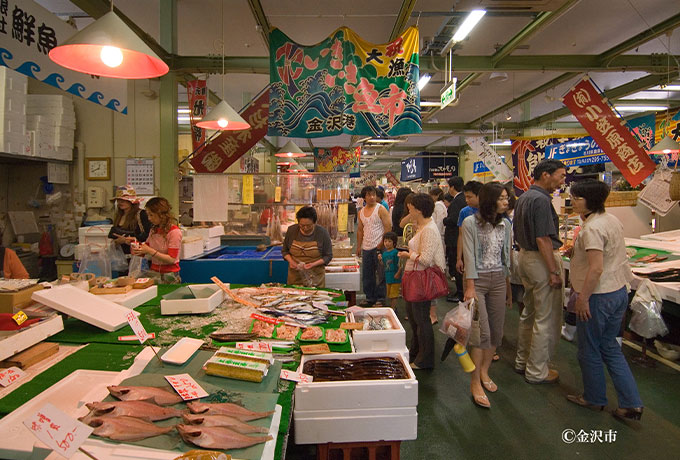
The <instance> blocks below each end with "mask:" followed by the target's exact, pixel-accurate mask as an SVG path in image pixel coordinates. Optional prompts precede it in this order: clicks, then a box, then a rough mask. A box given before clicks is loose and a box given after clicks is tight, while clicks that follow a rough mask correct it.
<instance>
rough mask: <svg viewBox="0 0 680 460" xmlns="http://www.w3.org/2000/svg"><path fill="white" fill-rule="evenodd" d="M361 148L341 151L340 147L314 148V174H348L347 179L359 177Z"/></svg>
mask: <svg viewBox="0 0 680 460" xmlns="http://www.w3.org/2000/svg"><path fill="white" fill-rule="evenodd" d="M359 160H361V147H355V148H353V149H349V150H348V149H343V148H342V147H331V148H329V149H326V148H315V149H314V171H315V172H348V173H349V177H359V175H360V171H359Z"/></svg>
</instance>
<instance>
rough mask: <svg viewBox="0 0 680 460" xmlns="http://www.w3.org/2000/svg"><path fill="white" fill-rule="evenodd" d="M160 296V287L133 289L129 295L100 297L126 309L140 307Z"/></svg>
mask: <svg viewBox="0 0 680 460" xmlns="http://www.w3.org/2000/svg"><path fill="white" fill-rule="evenodd" d="M157 295H158V286H155V285H154V286H149V287H148V288H146V289H133V290H131V291H130V292H128V293H127V294H106V295H98V296H97V297H101V298H102V299H106V300H110V301H111V302H115V303H117V304H118V305H122V306H124V307H126V308H130V309H133V308H136V307H139V306H140V305H141V304H143V303H144V302H148V301H149V300H151V299H153V298H154V297H156V296H157Z"/></svg>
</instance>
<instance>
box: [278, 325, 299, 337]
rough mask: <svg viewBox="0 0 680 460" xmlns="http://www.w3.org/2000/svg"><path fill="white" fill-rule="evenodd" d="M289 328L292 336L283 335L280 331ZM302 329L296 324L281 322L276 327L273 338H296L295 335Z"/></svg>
mask: <svg viewBox="0 0 680 460" xmlns="http://www.w3.org/2000/svg"><path fill="white" fill-rule="evenodd" d="M283 330H287V331H289V332H290V333H292V336H290V337H289V336H287V335H283V336H282V335H281V334H280V331H283ZM301 330H302V329H301V328H299V327H296V326H288V325H287V324H279V325H277V326H276V328H275V329H274V334H273V335H272V338H274V339H279V340H295V337H297V335H298V334H299V333H300V331H301Z"/></svg>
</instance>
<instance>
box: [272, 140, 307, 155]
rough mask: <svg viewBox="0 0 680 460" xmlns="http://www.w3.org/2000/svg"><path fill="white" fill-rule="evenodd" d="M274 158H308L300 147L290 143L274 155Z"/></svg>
mask: <svg viewBox="0 0 680 460" xmlns="http://www.w3.org/2000/svg"><path fill="white" fill-rule="evenodd" d="M274 156H275V157H280V158H300V157H304V156H307V154H306V153H305V152H303V151H302V150H300V147H298V146H297V145H296V144H295V142H293V141H288V142H286V145H284V146H283V147H281V148H280V149H279V151H278V152H276V153H275V154H274Z"/></svg>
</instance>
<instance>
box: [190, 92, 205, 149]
mask: <svg viewBox="0 0 680 460" xmlns="http://www.w3.org/2000/svg"><path fill="white" fill-rule="evenodd" d="M206 83H207V81H206V80H190V81H188V82H187V98H188V99H189V121H190V123H191V145H192V146H193V149H194V150H196V149H197V148H198V147H199V146H200V145H201V144H202V143H203V142H204V141H205V129H201V128H199V127H198V126H196V123H197V122H199V121H200V120H201V119H202V118H203V117H204V116H205V107H206V103H207V101H208V89H207V87H206Z"/></svg>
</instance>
